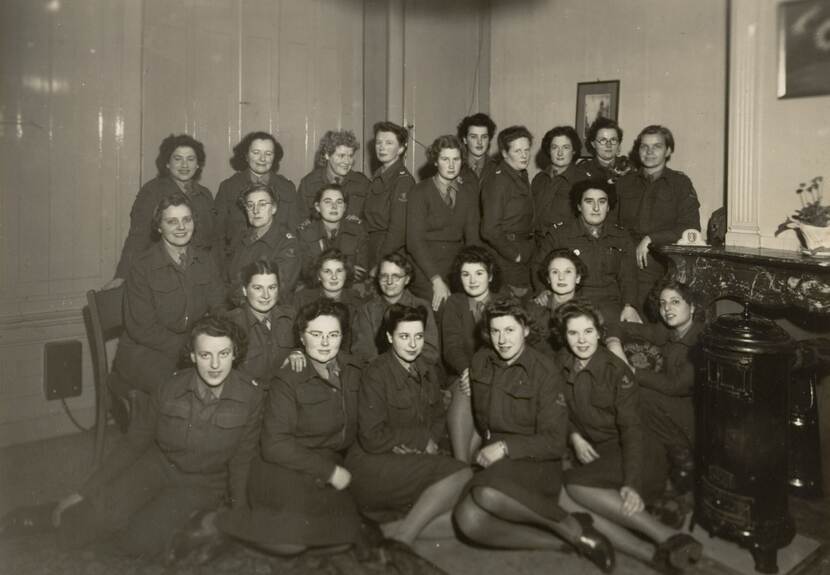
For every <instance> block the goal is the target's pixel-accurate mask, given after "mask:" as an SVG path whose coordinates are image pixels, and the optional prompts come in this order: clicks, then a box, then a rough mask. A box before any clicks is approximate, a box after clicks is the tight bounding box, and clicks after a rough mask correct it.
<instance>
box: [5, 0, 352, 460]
mask: <svg viewBox="0 0 830 575" xmlns="http://www.w3.org/2000/svg"><path fill="white" fill-rule="evenodd" d="M0 34H1V36H0V74H1V75H2V76H1V77H2V82H0V217H2V227H0V445H4V444H9V443H17V442H21V441H26V440H31V439H36V438H40V437H46V436H50V435H56V434H60V433H64V432H67V431H70V430H72V429H73V427H72V425H71V423H70V422H69V420H68V419H67V418H66V416H65V415H64V414H63V412H62V408H61V406H60V403H59V402H47V401H46V400H45V399H44V393H43V382H42V378H43V370H42V361H43V359H42V354H43V344H44V343H45V342H47V341H51V340H56V339H80V340H81V341H83V342H84V354H83V358H84V382H83V384H84V393H83V395H82V396H81V397H80V398H77V399H73V400H70V401H69V405H70V407H71V408H72V409H73V411H74V412H75V413H76V415H77V416H78V418H79V419H80V420H81V421H82V423H84V424H89V423H91V421H92V417H91V413H92V411H91V410H92V406H93V395H92V393H91V391H92V379H91V375H90V369H89V361H88V352H87V350H86V336H85V331H84V326H83V321H82V316H81V310H82V308H83V305H84V301H85V298H84V293H85V291H86V290H88V289H90V288H95V287H100V286H101V285H103V284H104V283H106V282H107V281H108V280H109V279H110V278H111V277H112V274H113V271H114V269H115V264H116V261H117V259H118V256H119V254H120V249H121V245H122V243H123V239H124V237H125V235H126V232H127V227H128V224H129V210H130V206H131V205H132V202H133V199H134V198H135V194H136V192H137V191H138V188H139V186H140V183H141V182H143V181H145V180H147V179H149V178H150V177H152V176H153V175H154V174H155V165H154V161H155V157H156V154H157V150H158V144H159V142H160V140H161V139H162V138H163V137H164V136H166V135H167V134H169V133H171V132H177V133H178V132H184V131H186V132H189V133H191V134H193V135H195V136H196V137H197V138H199V139H200V140H202V141H203V142H204V144H205V146H206V150H207V157H208V160H207V166H206V168H205V170H204V174H203V178H202V179H203V182H204V183H205V185H207V186H208V187H209V188H210V189H211V190H212V191H213V192H215V191H216V189H217V187H218V184H219V181H221V180H222V179H223V178H225V177H227V176H228V175H229V174H230V168H229V166H228V158H229V157H230V153H231V148H232V147H233V145H234V144H235V143H236V142H237V141H238V140H239V138H240V136H241V135H243V134H244V133H246V132H248V131H250V130H254V129H265V130H270V131H273V132H274V133H276V134H277V137H278V138H279V139H280V141H281V142H282V143H283V146H284V148H285V150H286V155H285V158H284V160H283V162H282V172H283V173H285V174H286V175H287V176H288V177H289V178H291V179H293V180H294V181H295V182H297V183H298V182H299V178H300V177H302V176H303V175H304V174H305V173H306V172H308V171H309V169H310V168H311V165H312V162H313V153H314V150H315V148H316V146H317V142H318V140H319V138H320V136H321V135H322V133H323V131H325V130H326V129H329V128H350V129H354V130H355V131H356V132H357V133H358V134H359V137H360V135H361V132H362V126H363V2H362V0H337V1H331V0H328V1H327V0H143V1H142V0H74V1H71V2H70V1H66V0H8V1H5V2H2V3H0Z"/></svg>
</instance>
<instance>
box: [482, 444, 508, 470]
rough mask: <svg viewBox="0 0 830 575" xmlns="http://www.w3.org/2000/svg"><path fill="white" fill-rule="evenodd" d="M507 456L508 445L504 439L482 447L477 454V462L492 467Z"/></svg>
mask: <svg viewBox="0 0 830 575" xmlns="http://www.w3.org/2000/svg"><path fill="white" fill-rule="evenodd" d="M506 456H507V445H505V443H504V442H503V441H497V442H495V443H491V444H490V445H487V446H485V447H482V448H481V449H480V450H479V452H478V455H476V463H478V464H479V465H481V466H482V467H490V466H491V465H493V464H494V463H495V462H496V461H498V460H499V459H503V458H504V457H506Z"/></svg>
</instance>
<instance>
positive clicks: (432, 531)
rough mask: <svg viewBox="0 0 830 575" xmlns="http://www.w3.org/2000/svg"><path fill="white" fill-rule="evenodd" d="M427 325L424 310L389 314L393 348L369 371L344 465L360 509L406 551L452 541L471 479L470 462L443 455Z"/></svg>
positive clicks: (395, 308)
mask: <svg viewBox="0 0 830 575" xmlns="http://www.w3.org/2000/svg"><path fill="white" fill-rule="evenodd" d="M426 321H427V310H426V308H424V307H417V308H414V307H409V306H404V305H400V304H393V305H392V306H390V307H389V308H388V309H387V310H386V313H385V314H384V326H385V331H386V338H387V340H388V341H389V350H387V351H386V352H384V353H383V354H382V355H381V356H380V357H379V358H377V359H375V360H374V361H373V362H372V363H371V364H369V366H368V367H367V368H366V369H365V370H364V373H363V379H362V383H361V386H360V393H359V407H358V413H359V417H358V430H359V439H360V441H359V443H358V444H356V445H355V446H354V447H353V448H352V450H351V451H350V452H349V457H348V459H347V465H348V467H349V469H350V470H351V471H352V473H353V475H354V482H353V486H352V492H353V493H354V495H355V499H356V500H357V502H358V505H359V506H360V508H361V511H362V512H363V513H365V514H367V515H369V516H370V517H372V518H373V519H378V518H379V517H384V518H385V519H387V521H386V522H385V523H382V525H381V529H382V530H383V532H384V534H385V535H386V537H388V538H390V539H395V540H398V541H401V542H403V543H406V544H407V545H411V544H412V543H414V541H415V539H416V538H418V537H425V538H452V537H453V529H452V521H451V516H450V511H451V510H452V508H453V506H454V505H455V503H456V501H457V500H458V495H459V494H460V493H461V490H462V489H463V487H464V485H465V484H466V483H467V481H468V480H469V479H470V477H471V476H472V472H471V471H470V468H469V467H468V466H467V464H466V463H464V462H461V461H458V460H456V459H453V458H452V457H450V456H449V455H446V454H442V453H440V452H439V447H438V446H439V444H440V443H441V442H442V440H443V439H445V435H446V416H445V413H444V405H443V401H442V395H441V388H440V385H439V382H438V376H437V373H436V371H435V366H434V365H433V364H430V363H428V362H427V361H426V360H425V359H424V358H423V357H422V356H421V352H422V351H423V349H424V326H425V325H426ZM381 521H382V520H381Z"/></svg>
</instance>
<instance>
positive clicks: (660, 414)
mask: <svg viewBox="0 0 830 575" xmlns="http://www.w3.org/2000/svg"><path fill="white" fill-rule="evenodd" d="M649 297H650V299H651V300H652V301H654V302H655V304H656V307H657V309H658V311H659V314H660V319H661V320H662V322H661V323H649V324H636V323H621V324H619V325H618V326H616V328H615V330H619V331H620V332H621V333H622V337H623V340H627V341H630V340H631V339H635V338H636V339H641V340H646V341H648V342H650V343H651V344H653V345H655V346H657V347H658V348H659V349H660V357H661V365H660V366H654V367H656V369H650V368H649V367H651V366H649V367H645V366H643V367H642V368H641V367H639V366H638V367H637V369H635V371H634V379H635V380H636V381H637V384H638V385H639V387H640V405H641V408H642V415H643V421H644V423H645V424H646V425H647V426H648V428H649V430H650V431H651V432H652V433H653V434H654V435H655V436H656V437H657V439H659V440H660V442H661V443H662V444H663V445H664V446H665V447H666V451H667V455H668V457H669V462H670V463H671V479H672V485H673V487H674V489H675V491H677V492H678V493H679V494H681V495H682V494H683V493H686V492H688V491H689V490H690V489H691V488H692V485H691V482H692V479H693V477H692V470H693V469H692V468H693V466H694V458H693V455H692V449H693V447H694V437H695V413H694V401H693V390H694V383H695V363H694V358H695V356H696V353H697V351H698V348H697V340H698V337H699V336H700V334H701V332H702V331H703V326H704V324H703V318H702V317H695V303H694V299H693V294H692V293H691V290H690V289H689V288H688V287H687V286H686V285H685V284H682V283H680V282H678V281H676V280H664V281H661V282H659V283H658V284H657V285H656V286H655V287H654V289H653V290H652V292H651V294H650V295H649Z"/></svg>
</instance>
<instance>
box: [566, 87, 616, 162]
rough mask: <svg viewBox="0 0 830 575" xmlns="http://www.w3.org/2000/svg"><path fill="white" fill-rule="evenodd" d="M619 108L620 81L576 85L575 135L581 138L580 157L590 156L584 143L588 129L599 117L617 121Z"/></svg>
mask: <svg viewBox="0 0 830 575" xmlns="http://www.w3.org/2000/svg"><path fill="white" fill-rule="evenodd" d="M619 107H620V81H619V80H607V81H603V82H580V83H579V84H577V85H576V121H575V122H574V127H575V128H576V133H577V134H579V137H580V138H582V150H581V151H580V154H579V155H580V156H582V157H587V156H590V155H591V154H590V152H588V148H587V147H586V145H585V144H586V142H587V141H588V128H590V127H591V124H593V123H594V120H596V119H597V118H598V117H599V116H604V117H606V118H610V119H611V120H614V121H615V122H616V121H617V114H618V113H619Z"/></svg>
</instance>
